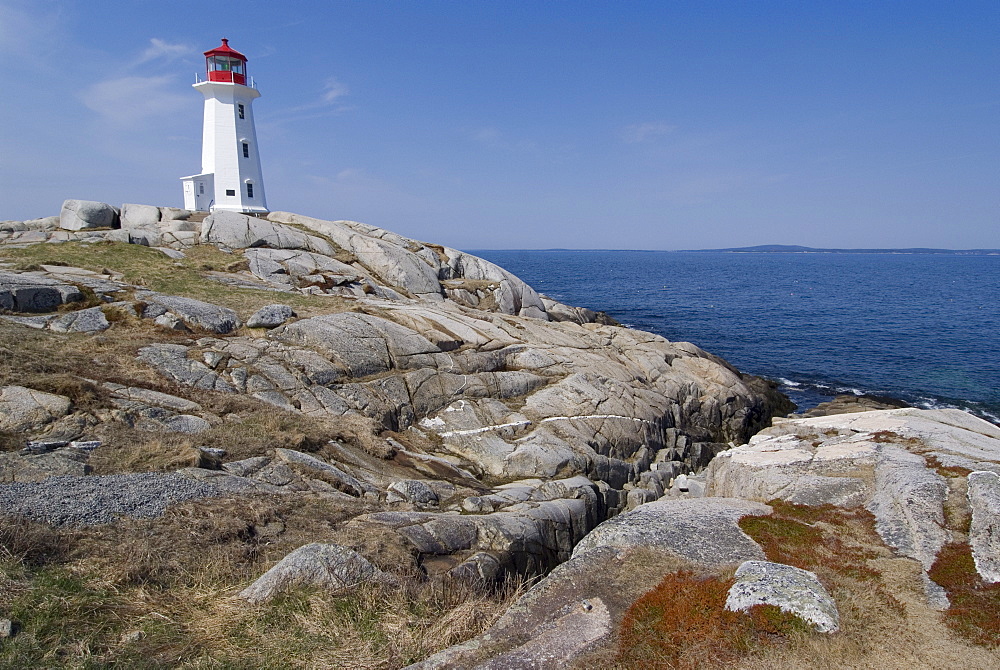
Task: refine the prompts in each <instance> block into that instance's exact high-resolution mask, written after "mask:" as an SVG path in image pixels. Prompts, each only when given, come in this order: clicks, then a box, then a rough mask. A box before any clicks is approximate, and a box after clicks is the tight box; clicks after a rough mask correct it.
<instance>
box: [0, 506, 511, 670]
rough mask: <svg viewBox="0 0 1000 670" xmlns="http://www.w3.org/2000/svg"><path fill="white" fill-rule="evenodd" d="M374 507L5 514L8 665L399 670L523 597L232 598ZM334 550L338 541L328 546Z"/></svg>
mask: <svg viewBox="0 0 1000 670" xmlns="http://www.w3.org/2000/svg"><path fill="white" fill-rule="evenodd" d="M364 511H371V510H370V508H369V507H366V505H365V503H363V502H361V501H332V500H328V499H321V498H317V497H315V496H312V495H309V494H298V495H291V494H289V495H283V496H273V497H269V496H255V497H244V498H238V499H217V500H199V501H192V502H189V503H184V504H180V505H175V506H172V507H171V508H170V509H168V511H167V513H166V514H165V515H164V516H163V517H162V518H160V519H153V520H128V519H126V520H122V521H120V522H118V523H116V524H113V525H110V526H97V527H88V528H80V529H75V530H73V529H52V528H49V527H47V526H43V525H41V524H33V523H30V522H26V521H25V520H23V519H17V518H12V517H0V611H2V612H3V613H4V614H3V616H5V617H8V618H11V619H12V620H13V621H15V622H16V624H17V628H18V630H17V632H16V634H15V635H14V636H13V637H12V638H10V639H9V640H4V641H3V644H2V645H0V667H10V668H15V667H16V668H29V667H32V668H34V667H47V668H48V667H74V668H106V667H123V668H153V667H165V666H166V667H181V668H185V667H186V668H195V667H197V668H202V667H226V668H229V667H234V668H236V667H244V668H265V667H267V668H270V667H301V668H305V667H366V668H398V667H401V666H403V665H406V664H408V663H411V662H414V661H416V660H419V659H421V658H424V657H426V656H428V655H430V654H432V653H434V652H435V651H438V650H439V649H442V648H444V647H446V646H448V645H450V644H453V643H455V642H458V641H461V640H462V639H467V638H468V637H471V636H473V635H475V634H477V633H479V632H480V631H481V630H482V629H483V628H485V627H486V626H487V625H489V624H490V623H492V621H493V620H494V619H495V618H496V617H497V616H498V615H499V614H500V612H502V611H503V610H504V609H506V607H507V606H508V605H509V604H510V602H511V601H512V599H513V598H515V597H517V596H518V595H519V593H520V591H519V590H518V588H519V587H518V585H517V584H511V585H510V586H509V588H506V589H504V588H501V589H499V590H496V591H481V590H477V589H473V588H465V587H461V586H451V587H442V585H441V584H438V583H434V582H429V581H426V580H422V579H420V578H418V577H409V578H405V577H404V578H401V580H400V583H401V586H400V587H399V588H394V589H382V588H379V587H376V586H364V587H358V588H355V589H351V590H348V591H343V592H339V593H328V592H320V591H316V590H308V589H302V590H299V591H295V592H292V593H289V594H286V595H285V596H283V597H281V598H279V599H277V600H275V601H274V602H272V603H270V604H267V605H261V606H249V605H248V604H247V603H246V602H245V601H243V600H241V599H238V598H236V597H235V596H236V594H237V593H238V592H239V591H240V590H241V589H242V588H243V587H245V586H246V585H247V584H249V583H250V582H251V581H252V580H253V579H255V578H256V577H257V576H259V575H260V574H261V573H263V572H264V571H265V570H266V569H267V568H268V567H270V565H272V564H273V563H274V562H275V561H277V560H279V559H280V558H281V557H283V556H285V555H286V554H287V553H288V552H290V551H291V550H292V549H295V548H296V547H299V546H301V545H302V544H305V543H307V542H312V541H317V540H318V541H324V539H326V538H331V537H332V536H333V535H334V534H335V533H336V532H337V530H338V529H339V528H340V527H341V526H342V524H344V523H345V522H346V521H347V520H349V519H351V518H353V517H354V516H356V515H357V514H359V513H361V512H364ZM326 541H329V539H327V540H326Z"/></svg>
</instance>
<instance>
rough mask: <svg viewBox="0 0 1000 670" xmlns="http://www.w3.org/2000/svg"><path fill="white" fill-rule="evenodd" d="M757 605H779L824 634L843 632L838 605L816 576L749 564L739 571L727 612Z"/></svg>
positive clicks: (777, 566) (786, 567)
mask: <svg viewBox="0 0 1000 670" xmlns="http://www.w3.org/2000/svg"><path fill="white" fill-rule="evenodd" d="M754 605H776V606H777V607H780V608H781V609H782V610H783V611H785V612H791V613H792V614H795V615H796V616H798V617H800V618H802V619H804V620H806V621H808V622H809V623H810V624H812V625H813V626H814V627H815V628H816V630H818V631H819V632H821V633H835V632H837V631H838V630H839V629H840V613H839V612H838V611H837V604H836V603H835V602H834V601H833V598H831V597H830V594H829V593H827V592H826V589H825V588H823V585H822V584H820V582H819V579H817V578H816V575H815V573H812V572H809V571H808V570H803V569H801V568H796V567H793V566H791V565H784V564H782V563H770V562H768V561H746V562H745V563H743V564H742V565H740V567H739V569H737V570H736V582H735V583H734V584H733V585H732V587H730V589H729V596H728V597H727V598H726V609H727V610H730V611H733V612H737V611H746V610H748V609H750V608H751V607H753V606H754Z"/></svg>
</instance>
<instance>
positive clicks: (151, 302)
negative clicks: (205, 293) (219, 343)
mask: <svg viewBox="0 0 1000 670" xmlns="http://www.w3.org/2000/svg"><path fill="white" fill-rule="evenodd" d="M136 297H138V298H139V299H140V300H143V301H144V302H146V304H147V307H146V309H145V310H144V311H143V314H142V315H143V317H144V318H151V319H156V318H157V317H160V316H163V315H165V314H166V313H167V312H170V313H171V314H174V315H175V316H176V317H177V318H179V319H180V320H182V321H183V322H184V323H185V324H186V325H187V326H189V327H196V328H203V329H204V330H210V331H212V332H213V333H218V334H220V335H225V334H226V333H231V332H232V331H234V330H236V329H237V328H239V327H240V318H239V316H237V315H236V312H234V311H233V310H231V309H229V308H228V307H219V306H218V305H213V304H211V303H208V302H202V301H201V300H195V299H193V298H183V297H181V296H176V295H161V294H159V293H142V294H137V296H136Z"/></svg>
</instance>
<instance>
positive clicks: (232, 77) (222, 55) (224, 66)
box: [205, 37, 247, 85]
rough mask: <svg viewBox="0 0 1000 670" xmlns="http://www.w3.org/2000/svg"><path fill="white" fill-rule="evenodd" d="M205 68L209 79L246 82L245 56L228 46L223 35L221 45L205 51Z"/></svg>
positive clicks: (227, 41) (236, 82)
mask: <svg viewBox="0 0 1000 670" xmlns="http://www.w3.org/2000/svg"><path fill="white" fill-rule="evenodd" d="M205 70H206V72H207V74H208V80H209V81H226V82H230V83H233V84H243V85H245V84H246V83H247V57H246V56H244V55H243V54H241V53H240V52H239V51H237V50H236V49H233V48H232V47H230V46H229V40H227V39H226V38H225V37H223V38H222V46H217V47H215V48H214V49H212V50H211V51H206V52H205Z"/></svg>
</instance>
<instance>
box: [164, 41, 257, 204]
mask: <svg viewBox="0 0 1000 670" xmlns="http://www.w3.org/2000/svg"><path fill="white" fill-rule="evenodd" d="M205 66H206V67H205V79H204V80H203V79H202V78H201V77H200V76H199V77H197V82H196V83H195V85H194V87H195V88H196V89H197V90H198V91H199V92H201V94H202V95H204V96H205V121H204V126H203V130H202V139H201V174H196V175H191V176H189V177H181V181H182V182H183V184H184V208H185V209H190V210H194V211H215V210H229V211H233V212H245V213H249V214H263V213H267V211H268V209H267V201H266V200H265V199H264V179H263V175H262V174H261V171H260V153H259V152H258V151H257V131H256V130H255V129H254V125H253V107H252V104H251V103H253V101H254V99H255V98H259V97H260V92H259V91H258V90H257V88H256V87H255V86H254V81H253V79H250V78H249V77H248V76H247V58H246V56H244V55H243V54H241V53H240V52H238V51H236V50H234V49H232V48H231V47H230V46H229V40H226V39H224V40H222V45H221V46H218V47H216V48H214V49H212V50H211V51H206V52H205Z"/></svg>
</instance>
